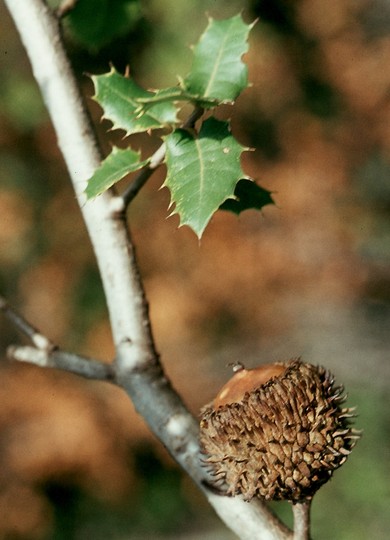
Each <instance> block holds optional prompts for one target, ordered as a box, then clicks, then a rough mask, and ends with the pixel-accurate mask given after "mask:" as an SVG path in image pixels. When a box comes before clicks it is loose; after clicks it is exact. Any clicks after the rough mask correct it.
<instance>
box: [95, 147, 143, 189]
mask: <svg viewBox="0 0 390 540" xmlns="http://www.w3.org/2000/svg"><path fill="white" fill-rule="evenodd" d="M148 162H149V160H148V159H146V160H144V161H140V160H139V153H138V152H134V150H130V149H128V150H122V149H120V148H117V147H115V146H114V148H113V149H112V152H111V154H110V155H109V156H108V157H107V158H106V159H105V160H104V161H102V164H101V166H100V167H99V168H98V169H97V170H96V171H95V173H94V175H93V176H92V177H91V178H90V179H89V180H88V185H87V188H86V190H85V193H86V195H87V199H92V198H93V197H96V196H97V195H100V194H101V193H103V191H106V190H107V189H108V188H110V187H111V186H113V185H114V184H115V183H116V182H119V180H121V179H122V178H124V177H125V176H126V175H127V174H129V173H131V172H134V171H137V170H139V169H141V168H142V167H144V166H145V165H147V164H148Z"/></svg>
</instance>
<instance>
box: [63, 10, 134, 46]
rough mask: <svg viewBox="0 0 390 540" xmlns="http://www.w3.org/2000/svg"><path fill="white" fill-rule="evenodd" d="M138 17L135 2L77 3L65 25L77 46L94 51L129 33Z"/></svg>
mask: <svg viewBox="0 0 390 540" xmlns="http://www.w3.org/2000/svg"><path fill="white" fill-rule="evenodd" d="M140 18H141V6H140V3H139V2H138V0H79V2H76V3H75V5H74V7H73V9H72V10H71V11H70V13H69V14H68V16H67V17H66V19H65V22H66V25H67V26H68V28H69V29H70V31H71V33H72V35H73V37H74V38H75V39H76V40H77V41H78V42H79V43H81V44H82V45H84V46H85V47H87V48H88V49H90V50H92V51H96V50H99V49H100V48H101V47H103V46H104V45H107V44H108V43H109V42H110V41H112V40H113V39H115V38H118V37H120V36H122V35H124V34H126V33H127V32H130V31H131V30H132V29H133V28H134V26H135V25H136V24H137V23H138V21H139V20H140Z"/></svg>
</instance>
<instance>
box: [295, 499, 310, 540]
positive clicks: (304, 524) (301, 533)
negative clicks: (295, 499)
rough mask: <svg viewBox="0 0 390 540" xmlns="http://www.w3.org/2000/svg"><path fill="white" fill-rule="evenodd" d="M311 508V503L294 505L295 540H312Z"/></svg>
mask: <svg viewBox="0 0 390 540" xmlns="http://www.w3.org/2000/svg"><path fill="white" fill-rule="evenodd" d="M310 507H311V501H310V500H309V501H305V502H301V503H297V504H294V505H293V507H292V509H293V514H294V537H293V540H310Z"/></svg>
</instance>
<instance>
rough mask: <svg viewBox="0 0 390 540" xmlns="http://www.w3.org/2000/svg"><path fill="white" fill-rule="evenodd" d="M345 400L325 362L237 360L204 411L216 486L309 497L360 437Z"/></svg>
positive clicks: (232, 491)
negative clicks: (254, 363) (250, 365)
mask: <svg viewBox="0 0 390 540" xmlns="http://www.w3.org/2000/svg"><path fill="white" fill-rule="evenodd" d="M344 401H345V396H344V388H343V387H342V386H338V385H336V384H335V381H334V378H333V376H332V375H331V374H330V373H329V371H327V370H325V369H324V368H322V367H318V366H313V365H311V364H306V363H303V362H301V361H300V360H291V361H290V362H287V363H275V364H267V365H263V366H260V367H258V368H255V369H248V370H247V369H244V368H243V366H241V364H237V365H236V366H235V374H234V376H233V377H232V378H231V380H230V381H229V382H228V383H227V384H226V385H225V386H224V387H223V388H222V389H221V390H220V392H219V393H218V395H217V396H216V398H215V399H214V401H213V402H212V403H210V404H208V405H206V406H205V407H204V408H203V409H202V411H201V422H200V446H201V451H202V453H203V454H204V461H205V463H206V464H207V466H208V467H209V468H210V472H211V474H212V475H213V477H214V479H215V483H216V486H218V485H221V484H222V486H223V492H224V494H226V495H230V496H234V495H242V496H243V498H244V499H245V500H247V501H250V500H251V499H252V498H253V497H261V498H264V499H265V500H289V501H291V502H293V503H297V502H303V501H308V500H310V499H311V498H312V497H313V495H314V493H315V492H316V491H317V490H318V489H319V488H320V487H321V486H322V485H323V484H325V482H327V481H328V480H329V479H330V478H331V476H332V474H333V472H334V471H335V470H336V469H337V468H338V467H340V466H341V465H342V464H343V463H344V462H345V461H346V460H347V457H348V455H349V454H350V452H351V450H352V448H353V446H354V445H355V443H356V441H357V439H358V438H359V437H360V432H358V431H357V430H355V429H353V428H352V427H351V421H352V418H353V417H354V414H353V411H354V409H351V408H342V406H341V405H342V403H343V402H344ZM219 489H220V490H221V488H219Z"/></svg>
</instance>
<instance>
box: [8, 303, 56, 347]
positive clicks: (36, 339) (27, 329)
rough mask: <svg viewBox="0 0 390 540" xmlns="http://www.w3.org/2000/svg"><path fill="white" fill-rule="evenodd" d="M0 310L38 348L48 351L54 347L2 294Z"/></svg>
mask: <svg viewBox="0 0 390 540" xmlns="http://www.w3.org/2000/svg"><path fill="white" fill-rule="evenodd" d="M0 310H1V311H2V312H3V313H4V315H5V316H6V317H7V319H8V320H9V321H11V322H12V324H14V325H15V326H16V328H18V329H19V330H20V331H21V332H22V333H23V334H24V335H25V336H26V337H28V338H29V339H30V340H31V341H32V343H33V344H34V346H35V347H36V348H37V349H38V350H41V351H46V352H48V351H52V350H54V349H55V348H56V346H55V345H54V343H52V342H51V341H50V339H49V338H47V337H46V336H44V335H43V334H41V333H40V332H39V331H38V330H37V329H36V328H35V327H34V326H32V324H30V323H29V322H28V321H27V320H26V319H25V318H24V317H23V316H22V315H21V314H20V313H18V312H17V311H16V310H15V309H14V308H12V307H11V306H10V305H9V304H8V302H7V300H6V299H5V298H4V297H3V296H0Z"/></svg>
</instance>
